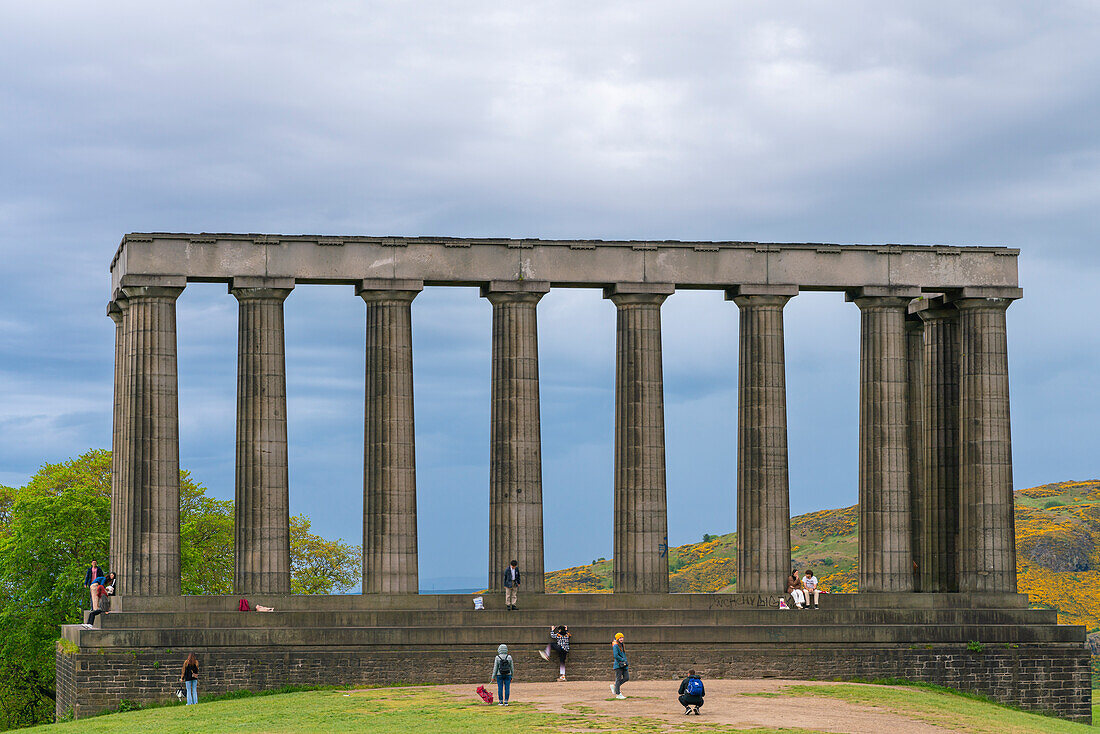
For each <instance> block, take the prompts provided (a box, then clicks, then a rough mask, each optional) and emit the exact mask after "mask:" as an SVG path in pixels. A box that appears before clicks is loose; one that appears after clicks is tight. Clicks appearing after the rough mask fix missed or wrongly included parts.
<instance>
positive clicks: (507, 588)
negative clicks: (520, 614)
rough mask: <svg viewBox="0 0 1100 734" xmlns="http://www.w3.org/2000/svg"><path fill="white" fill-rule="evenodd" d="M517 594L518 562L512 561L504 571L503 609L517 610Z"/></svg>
mask: <svg viewBox="0 0 1100 734" xmlns="http://www.w3.org/2000/svg"><path fill="white" fill-rule="evenodd" d="M518 594H519V562H518V561H512V562H511V563H510V564H508V568H506V569H504V607H505V608H506V609H508V610H509V611H511V610H513V609H519V607H517V606H516V596H517V595H518Z"/></svg>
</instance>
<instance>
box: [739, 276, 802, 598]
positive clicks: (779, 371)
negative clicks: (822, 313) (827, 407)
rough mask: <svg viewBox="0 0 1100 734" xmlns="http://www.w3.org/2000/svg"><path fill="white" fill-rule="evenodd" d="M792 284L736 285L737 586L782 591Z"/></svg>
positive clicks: (787, 551)
mask: <svg viewBox="0 0 1100 734" xmlns="http://www.w3.org/2000/svg"><path fill="white" fill-rule="evenodd" d="M797 294H798V287H797V286H793V285H792V286H782V285H776V286H752V287H748V286H739V287H737V288H733V289H731V290H729V291H727V292H726V298H727V300H732V301H734V302H735V303H736V304H737V306H738V308H739V309H740V310H741V316H740V326H739V330H740V340H739V341H740V345H739V348H740V354H739V369H738V376H737V591H738V592H740V593H743V594H781V593H783V592H784V591H785V590H786V581H787V576H788V575H789V574H790V572H791V511H790V488H789V482H788V474H787V382H786V366H785V360H784V354H783V307H784V306H785V305H787V301H789V300H790V299H791V298H792V297H793V296H795V295H797Z"/></svg>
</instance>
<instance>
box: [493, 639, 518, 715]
mask: <svg viewBox="0 0 1100 734" xmlns="http://www.w3.org/2000/svg"><path fill="white" fill-rule="evenodd" d="M514 672H515V665H514V664H513V663H512V656H511V655H509V654H508V646H507V645H501V646H500V647H498V648H497V656H496V657H495V658H493V680H495V681H496V683H497V705H498V706H507V705H508V696H509V694H511V692H512V691H511V689H512V673H514Z"/></svg>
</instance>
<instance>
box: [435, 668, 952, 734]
mask: <svg viewBox="0 0 1100 734" xmlns="http://www.w3.org/2000/svg"><path fill="white" fill-rule="evenodd" d="M790 684H798V685H807V686H828V685H835V684H832V683H823V682H819V681H793V680H777V679H768V680H708V681H706V687H707V696H706V704H705V705H704V706H703V708H702V711H701V715H700V716H698V717H696V716H684V714H683V707H681V706H680V704H679V702H677V700H676V689H677V688H678V687H679V682H678V681H631V682H630V683H627V684H626V685H624V686H623V694H624V695H626V696H627V698H626V700H623V701H620V700H618V699H613V700H610V701H609V700H607V699H608V698H610V696H611V691H610V690H609V689H608V684H607V683H606V682H593V681H577V682H573V681H570V682H566V683H521V684H518V685H514V686H513V687H512V700H513V701H517V702H518V701H524V702H527V703H533V704H535V706H536V707H537V708H539V709H540V710H542V711H547V712H554V713H578V711H577V709H575V708H573V709H570V708H566V706H567V705H568V706H576V705H578V704H579V705H581V706H585V707H588V708H590V709H593V710H595V712H596V713H600V714H610V715H614V716H618V717H633V716H637V717H645V718H649V719H662V720H665V721H675V722H676V723H677V724H685V723H692V724H694V723H695V722H698V723H699V724H704V725H705V724H708V723H710V724H732V725H735V726H741V727H746V728H751V727H757V726H766V727H786V728H803V729H813V730H815V731H827V732H844V733H845V734H886V733H887V732H888V733H889V734H944V733H945V732H947V731H950V730H948V729H944V728H942V727H937V726H932V725H931V724H925V723H924V722H920V721H914V720H913V719H909V718H906V717H905V716H902V715H899V714H894V713H890V712H887V711H883V710H882V709H876V708H872V707H870V706H859V705H856V704H852V703H848V702H846V701H840V700H836V699H832V698H818V697H813V698H808V699H804V698H798V697H796V696H793V695H790V694H781V693H780V692H779V691H780V689H781V688H782V687H783V686H786V685H790ZM443 688H444V689H447V690H450V691H454V692H455V693H459V694H463V695H470V694H471V693H472V690H471V688H470V686H469V685H463V686H443ZM491 690H492V691H493V696H494V697H495V696H496V686H493V688H492V689H491ZM759 694H765V695H759ZM768 694H771V695H768ZM776 694H778V695H776Z"/></svg>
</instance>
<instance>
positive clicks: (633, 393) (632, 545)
mask: <svg viewBox="0 0 1100 734" xmlns="http://www.w3.org/2000/svg"><path fill="white" fill-rule="evenodd" d="M673 290H674V289H673V286H671V285H665V284H657V283H619V284H616V285H615V286H612V287H610V288H608V289H607V290H606V291H605V293H604V295H605V297H606V298H610V299H611V302H612V303H614V304H615V307H616V309H617V315H616V330H615V561H614V566H615V570H614V582H615V591H616V592H620V593H645V594H665V593H668V517H667V505H666V498H665V407H664V377H663V374H662V363H661V304H662V303H663V302H664V300H665V299H666V298H667V297H668V296H669V295H670V294H671V293H672V292H673Z"/></svg>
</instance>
